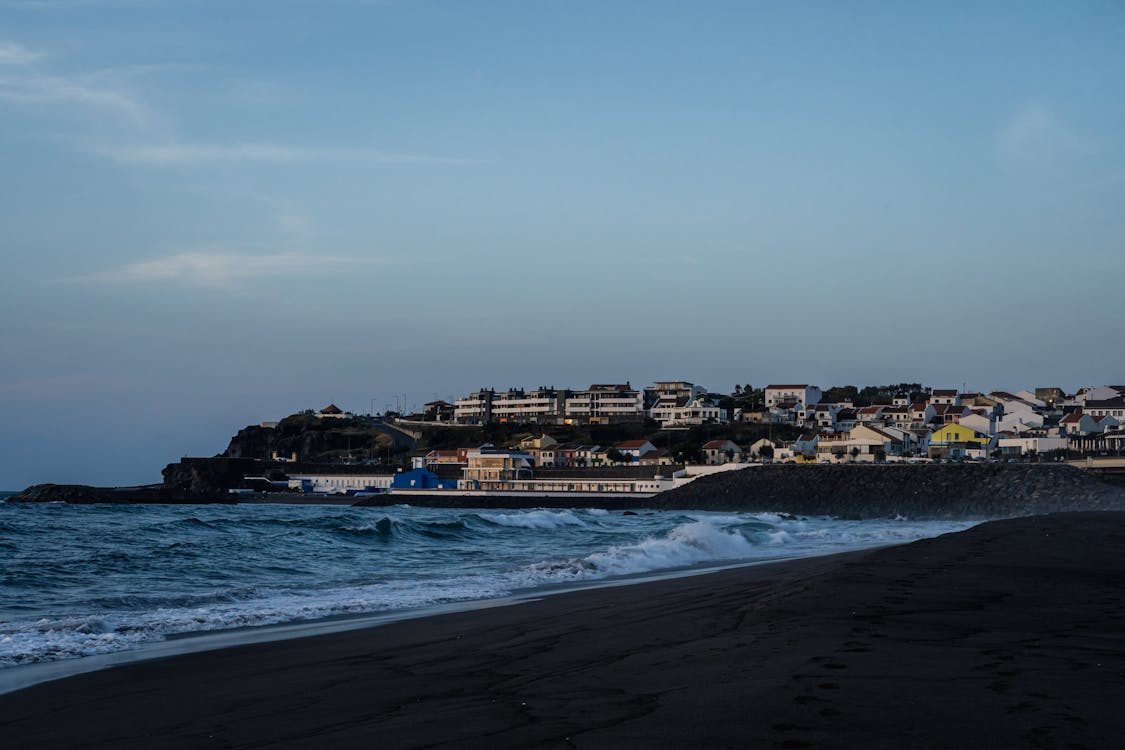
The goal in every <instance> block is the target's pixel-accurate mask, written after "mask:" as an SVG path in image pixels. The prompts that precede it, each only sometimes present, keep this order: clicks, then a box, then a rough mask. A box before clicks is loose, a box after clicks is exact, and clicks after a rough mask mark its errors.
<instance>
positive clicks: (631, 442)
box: [617, 440, 648, 448]
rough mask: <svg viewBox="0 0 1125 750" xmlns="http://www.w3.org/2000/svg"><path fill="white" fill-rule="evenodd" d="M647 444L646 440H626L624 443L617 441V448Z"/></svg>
mask: <svg viewBox="0 0 1125 750" xmlns="http://www.w3.org/2000/svg"><path fill="white" fill-rule="evenodd" d="M646 444H648V441H647V440H626V441H625V442H624V443H618V444H617V447H618V448H643V447H644V446H645V445H646Z"/></svg>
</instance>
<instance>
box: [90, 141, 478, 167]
mask: <svg viewBox="0 0 1125 750" xmlns="http://www.w3.org/2000/svg"><path fill="white" fill-rule="evenodd" d="M90 151H92V152H93V153H96V154H98V155H100V156H105V157H108V158H110V159H114V160H116V161H120V162H126V163H130V164H146V165H150V166H181V165H182V166H192V165H207V164H216V163H223V162H227V163H230V162H240V163H241V162H263V163H268V162H296V161H329V160H331V161H365V162H371V163H379V164H450V165H468V164H479V163H480V161H479V160H477V159H468V158H461V157H448V156H432V155H427V154H407V153H394V152H389V151H379V150H376V149H367V148H328V147H306V146H287V145H281V144H276V143H259V142H250V143H236V144H232V145H211V144H191V143H172V144H163V145H143V146H95V147H91V148H90Z"/></svg>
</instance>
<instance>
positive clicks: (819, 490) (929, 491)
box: [646, 464, 1125, 518]
mask: <svg viewBox="0 0 1125 750" xmlns="http://www.w3.org/2000/svg"><path fill="white" fill-rule="evenodd" d="M646 504H647V505H648V507H651V508H661V509H682V510H720V511H777V512H783V513H795V514H804V515H833V516H840V517H850V518H878V517H894V516H906V517H909V518H1001V517H1011V516H1027V515H1038V514H1042V513H1058V512H1064V511H1074V510H1125V489H1122V488H1121V487H1120V486H1115V485H1111V484H1108V483H1106V482H1104V481H1102V480H1101V479H1099V478H1098V477H1096V476H1094V475H1091V474H1089V473H1087V472H1084V471H1081V470H1080V469H1076V468H1074V467H1071V466H1059V465H1051V464H1032V465H1023V464H1016V465H1010V464H908V465H901V464H885V465H884V464H880V465H870V464H850V465H830V466H822V465H816V466H790V465H770V466H755V467H749V468H747V469H744V470H742V471H730V472H726V473H723V474H716V475H712V476H706V477H700V478H699V479H697V480H695V481H694V482H691V483H690V484H687V485H685V486H683V487H678V488H676V489H674V490H669V491H668V492H664V493H661V494H660V495H657V496H656V497H654V498H653V499H652V500H650V501H649V502H648V503H646Z"/></svg>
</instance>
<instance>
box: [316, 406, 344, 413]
mask: <svg viewBox="0 0 1125 750" xmlns="http://www.w3.org/2000/svg"><path fill="white" fill-rule="evenodd" d="M320 413H321V414H343V413H344V410H343V409H341V408H340V407H339V406H336V404H329V405H328V406H326V407H324V408H323V409H321V410H320Z"/></svg>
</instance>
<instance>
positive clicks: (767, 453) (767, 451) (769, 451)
mask: <svg viewBox="0 0 1125 750" xmlns="http://www.w3.org/2000/svg"><path fill="white" fill-rule="evenodd" d="M758 455H759V456H761V457H762V458H773V446H772V445H763V446H762V447H761V448H759V449H758Z"/></svg>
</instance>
